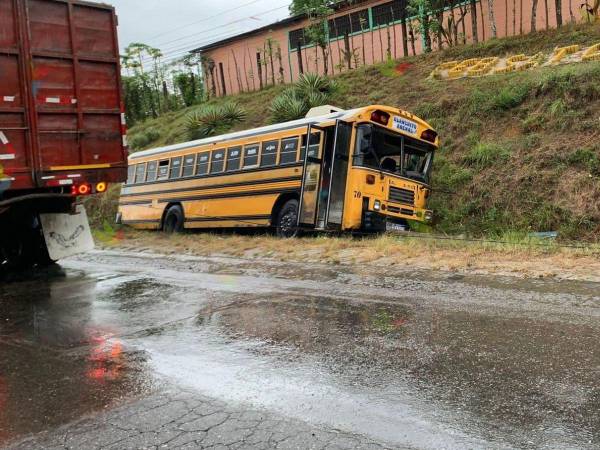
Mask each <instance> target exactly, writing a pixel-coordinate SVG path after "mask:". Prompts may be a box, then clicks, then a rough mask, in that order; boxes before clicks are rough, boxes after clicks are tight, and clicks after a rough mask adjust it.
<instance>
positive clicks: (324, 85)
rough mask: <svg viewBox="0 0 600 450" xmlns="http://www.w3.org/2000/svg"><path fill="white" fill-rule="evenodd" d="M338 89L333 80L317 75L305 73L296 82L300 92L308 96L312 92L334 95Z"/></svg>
mask: <svg viewBox="0 0 600 450" xmlns="http://www.w3.org/2000/svg"><path fill="white" fill-rule="evenodd" d="M336 87H337V85H336V83H335V82H334V81H333V80H330V79H329V78H327V77H326V76H323V75H319V74H316V73H304V74H302V75H300V78H299V79H298V81H297V82H296V85H295V88H296V90H297V91H298V92H300V93H302V94H304V95H308V94H310V93H312V92H321V93H326V94H332V93H333V92H334V90H335V88H336Z"/></svg>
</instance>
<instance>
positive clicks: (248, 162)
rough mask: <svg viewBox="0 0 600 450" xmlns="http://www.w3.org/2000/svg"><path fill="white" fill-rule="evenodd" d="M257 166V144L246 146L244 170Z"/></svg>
mask: <svg viewBox="0 0 600 450" xmlns="http://www.w3.org/2000/svg"><path fill="white" fill-rule="evenodd" d="M256 166H258V144H252V145H246V151H245V153H244V166H243V167H244V168H246V167H256Z"/></svg>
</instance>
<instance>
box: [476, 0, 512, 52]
mask: <svg viewBox="0 0 600 450" xmlns="http://www.w3.org/2000/svg"><path fill="white" fill-rule="evenodd" d="M514 1H515V0H513V2H514ZM471 31H472V33H473V42H474V43H475V44H477V42H479V37H478V36H477V0H471Z"/></svg>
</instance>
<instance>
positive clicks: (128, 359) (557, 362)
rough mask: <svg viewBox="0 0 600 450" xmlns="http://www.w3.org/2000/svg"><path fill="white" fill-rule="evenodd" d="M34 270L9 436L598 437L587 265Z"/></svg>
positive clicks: (100, 444) (274, 440) (6, 312)
mask: <svg viewBox="0 0 600 450" xmlns="http://www.w3.org/2000/svg"><path fill="white" fill-rule="evenodd" d="M26 278H27V277H24V278H23V279H20V280H19V279H12V280H6V279H5V280H2V282H1V285H0V447H6V448H11V449H12V448H14V449H38V448H44V449H50V448H56V449H65V448H72V449H85V448H115V449H122V448H132V449H137V448H298V449H304V448H328V449H329V448H331V449H335V448H373V449H376V448H598V447H600V385H599V383H598V381H599V375H600V342H599V339H598V337H599V333H598V331H599V329H600V325H599V324H600V320H599V319H600V317H599V316H600V309H599V306H600V289H599V286H598V285H596V284H592V283H581V282H557V281H547V280H530V281H523V280H516V279H511V278H492V277H481V276H477V277H476V276H473V277H464V276H458V275H452V274H449V273H440V272H424V271H409V270H407V269H406V268H403V267H397V268H394V267H388V268H386V269H381V270H380V271H379V272H377V271H376V270H374V269H364V268H360V267H339V268H336V267H332V266H322V265H316V264H304V265H301V264H289V263H286V264H283V263H274V262H262V263H260V262H256V261H243V260H235V259H230V258H227V259H226V258H210V259H207V258H191V257H189V258H188V257H179V258H169V259H165V258H164V257H158V256H156V255H149V254H143V255H137V256H136V255H132V254H126V253H116V252H94V253H92V254H91V255H87V256H86V257H85V258H77V259H71V260H68V261H66V262H64V263H63V265H62V268H61V269H58V268H56V269H53V270H51V271H49V272H48V273H45V274H41V275H39V276H36V277H35V279H33V280H32V279H26Z"/></svg>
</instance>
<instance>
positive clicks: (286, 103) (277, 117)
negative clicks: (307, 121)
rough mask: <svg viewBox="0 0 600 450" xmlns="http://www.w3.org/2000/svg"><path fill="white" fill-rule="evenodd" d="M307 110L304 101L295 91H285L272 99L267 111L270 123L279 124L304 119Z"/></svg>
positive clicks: (307, 106) (305, 101)
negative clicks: (269, 113) (269, 115)
mask: <svg viewBox="0 0 600 450" xmlns="http://www.w3.org/2000/svg"><path fill="white" fill-rule="evenodd" d="M309 109H310V107H309V105H308V102H307V100H306V99H304V98H302V97H300V96H299V95H298V94H297V93H296V91H295V90H293V89H287V90H285V91H284V92H283V93H282V94H281V95H278V96H277V97H275V98H274V99H273V103H271V107H270V108H269V111H270V112H271V121H272V122H273V123H279V122H288V121H290V120H295V119H299V118H301V117H304V116H305V115H306V113H307V112H308V110H309Z"/></svg>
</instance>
